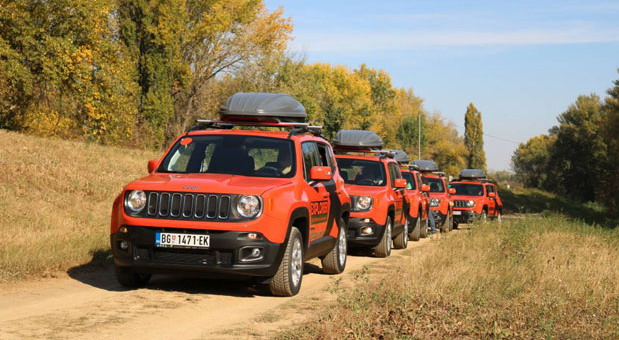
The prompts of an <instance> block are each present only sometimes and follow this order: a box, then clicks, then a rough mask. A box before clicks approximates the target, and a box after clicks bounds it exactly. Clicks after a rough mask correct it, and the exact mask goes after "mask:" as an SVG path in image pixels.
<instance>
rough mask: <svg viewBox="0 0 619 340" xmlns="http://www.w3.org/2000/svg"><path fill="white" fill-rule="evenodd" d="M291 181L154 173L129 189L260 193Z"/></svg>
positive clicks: (128, 187) (134, 182)
mask: <svg viewBox="0 0 619 340" xmlns="http://www.w3.org/2000/svg"><path fill="white" fill-rule="evenodd" d="M291 183H292V178H268V177H247V176H239V175H228V174H162V173H155V174H151V175H149V176H146V177H143V178H140V179H138V180H135V181H133V182H131V183H130V184H129V185H127V187H126V189H128V190H135V189H140V190H155V191H181V192H199V193H225V194H238V195H261V194H262V193H264V192H265V191H267V190H269V189H273V188H276V187H280V186H283V185H286V184H291Z"/></svg>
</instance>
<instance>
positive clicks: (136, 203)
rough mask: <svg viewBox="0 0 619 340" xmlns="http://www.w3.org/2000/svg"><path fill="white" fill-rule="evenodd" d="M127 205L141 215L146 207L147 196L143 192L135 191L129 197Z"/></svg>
mask: <svg viewBox="0 0 619 340" xmlns="http://www.w3.org/2000/svg"><path fill="white" fill-rule="evenodd" d="M125 205H126V206H127V208H129V210H131V211H133V212H135V213H139V212H140V211H142V210H143V209H144V207H145V206H146V194H145V193H144V191H142V190H133V191H131V192H130V193H129V196H127V200H126V202H125Z"/></svg>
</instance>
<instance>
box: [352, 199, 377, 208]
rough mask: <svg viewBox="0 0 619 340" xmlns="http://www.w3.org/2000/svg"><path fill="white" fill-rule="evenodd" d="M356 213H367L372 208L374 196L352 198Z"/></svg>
mask: <svg viewBox="0 0 619 340" xmlns="http://www.w3.org/2000/svg"><path fill="white" fill-rule="evenodd" d="M352 198H353V200H354V207H353V208H354V211H366V210H370V209H371V208H372V196H352Z"/></svg>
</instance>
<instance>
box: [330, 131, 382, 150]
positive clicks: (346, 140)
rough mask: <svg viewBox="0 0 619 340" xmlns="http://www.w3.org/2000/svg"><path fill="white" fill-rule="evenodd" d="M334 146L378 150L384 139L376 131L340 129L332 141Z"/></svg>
mask: <svg viewBox="0 0 619 340" xmlns="http://www.w3.org/2000/svg"><path fill="white" fill-rule="evenodd" d="M332 144H333V147H334V148H336V149H342V150H359V151H361V150H378V149H380V148H382V147H383V140H382V139H381V138H380V137H379V136H378V135H377V134H376V132H374V131H368V130H340V131H338V132H337V134H335V137H334V138H333V141H332Z"/></svg>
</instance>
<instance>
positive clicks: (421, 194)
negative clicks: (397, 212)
mask: <svg viewBox="0 0 619 340" xmlns="http://www.w3.org/2000/svg"><path fill="white" fill-rule="evenodd" d="M391 152H392V153H393V154H394V159H395V160H396V161H397V162H398V163H399V164H400V172H401V173H402V177H403V178H404V179H406V195H405V197H406V209H405V210H406V211H407V212H408V223H407V224H408V232H409V238H410V239H411V240H413V241H419V239H420V238H421V237H426V236H427V231H428V214H429V211H430V203H429V200H430V198H429V197H428V192H429V191H430V186H428V185H427V184H423V180H422V178H421V173H420V172H419V171H417V167H415V166H409V163H410V158H409V157H408V154H406V152H404V151H403V150H391Z"/></svg>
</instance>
